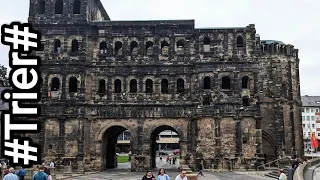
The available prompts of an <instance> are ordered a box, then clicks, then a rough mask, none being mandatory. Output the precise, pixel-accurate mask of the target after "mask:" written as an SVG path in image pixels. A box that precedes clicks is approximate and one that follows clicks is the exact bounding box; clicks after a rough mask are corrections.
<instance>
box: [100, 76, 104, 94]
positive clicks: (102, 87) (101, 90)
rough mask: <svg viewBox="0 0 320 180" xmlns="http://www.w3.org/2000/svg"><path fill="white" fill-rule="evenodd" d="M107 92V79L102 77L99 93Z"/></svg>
mask: <svg viewBox="0 0 320 180" xmlns="http://www.w3.org/2000/svg"><path fill="white" fill-rule="evenodd" d="M105 92H106V81H105V80H104V79H101V80H100V81H99V93H100V94H103V93H105Z"/></svg>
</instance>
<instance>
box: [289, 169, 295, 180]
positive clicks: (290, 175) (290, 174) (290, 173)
mask: <svg viewBox="0 0 320 180" xmlns="http://www.w3.org/2000/svg"><path fill="white" fill-rule="evenodd" d="M293 174H294V169H292V168H290V169H289V170H288V175H289V177H288V180H293Z"/></svg>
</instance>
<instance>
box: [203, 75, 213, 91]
mask: <svg viewBox="0 0 320 180" xmlns="http://www.w3.org/2000/svg"><path fill="white" fill-rule="evenodd" d="M203 89H211V84H210V77H209V76H206V77H204V79H203Z"/></svg>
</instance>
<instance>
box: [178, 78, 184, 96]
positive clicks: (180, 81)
mask: <svg viewBox="0 0 320 180" xmlns="http://www.w3.org/2000/svg"><path fill="white" fill-rule="evenodd" d="M177 92H178V93H184V80H183V79H181V78H179V79H178V80H177Z"/></svg>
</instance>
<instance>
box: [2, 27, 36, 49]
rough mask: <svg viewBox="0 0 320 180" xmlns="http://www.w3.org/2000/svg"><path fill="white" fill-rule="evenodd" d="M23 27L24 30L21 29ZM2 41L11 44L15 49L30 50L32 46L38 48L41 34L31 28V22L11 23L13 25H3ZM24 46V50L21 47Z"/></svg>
mask: <svg viewBox="0 0 320 180" xmlns="http://www.w3.org/2000/svg"><path fill="white" fill-rule="evenodd" d="M20 29H23V30H20ZM1 30H2V37H1V38H2V43H3V44H5V45H10V46H11V48H12V49H14V50H21V51H24V52H29V51H30V49H31V48H33V49H37V47H38V42H37V39H40V34H39V33H37V32H35V31H34V30H32V29H31V26H30V25H29V24H21V23H11V25H2V27H1ZM19 45H20V46H23V50H22V49H19Z"/></svg>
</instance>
